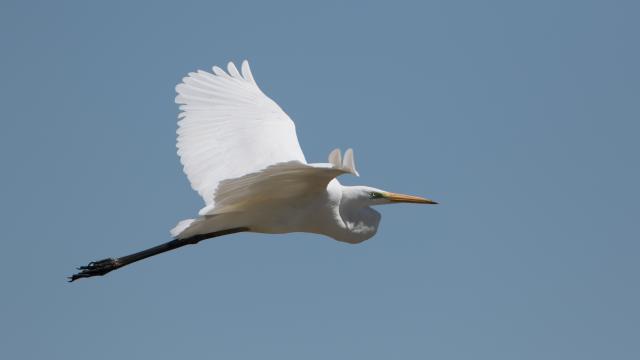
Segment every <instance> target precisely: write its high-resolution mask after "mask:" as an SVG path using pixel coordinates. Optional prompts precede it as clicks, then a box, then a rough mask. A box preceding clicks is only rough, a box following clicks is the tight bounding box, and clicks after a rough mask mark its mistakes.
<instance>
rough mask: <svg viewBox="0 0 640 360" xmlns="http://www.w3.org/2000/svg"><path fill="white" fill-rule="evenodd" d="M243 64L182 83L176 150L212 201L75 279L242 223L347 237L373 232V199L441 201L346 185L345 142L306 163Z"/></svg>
mask: <svg viewBox="0 0 640 360" xmlns="http://www.w3.org/2000/svg"><path fill="white" fill-rule="evenodd" d="M241 70H242V71H238V69H237V68H236V66H235V65H234V64H233V63H231V62H230V63H229V64H228V66H227V72H225V71H224V70H222V69H220V68H218V67H216V66H214V67H213V73H209V72H205V71H197V72H193V73H189V75H188V76H187V77H185V78H184V79H183V81H182V83H181V84H179V85H178V86H176V91H177V93H178V95H177V97H176V103H178V104H180V110H181V113H180V115H179V116H178V118H179V121H178V131H177V133H178V141H177V144H178V145H177V146H178V155H179V156H180V161H181V162H182V164H183V166H184V171H185V173H186V175H187V177H188V178H189V181H190V183H191V186H192V187H193V189H194V190H196V191H197V192H198V193H199V194H200V196H202V198H203V200H204V202H205V206H204V207H203V208H202V209H201V210H200V211H199V212H198V216H197V217H196V218H194V219H187V220H183V221H180V222H179V223H178V224H177V225H176V226H175V227H174V228H173V229H172V230H171V235H172V236H173V237H174V240H172V241H170V242H168V243H166V244H162V245H159V246H156V247H154V248H151V249H148V250H144V251H141V252H139V253H135V254H132V255H129V256H125V257H121V258H117V259H105V260H101V261H98V262H93V263H90V264H89V265H88V266H84V267H81V268H80V269H81V270H82V271H81V272H80V273H78V274H76V275H74V276H73V277H72V278H71V280H75V279H77V278H82V277H90V276H95V275H104V274H106V273H108V272H109V271H112V270H114V269H117V268H119V267H122V266H125V265H127V264H130V263H132V262H135V261H138V260H141V259H144V258H147V257H149V256H153V255H156V254H158V253H161V252H165V251H168V250H173V249H175V248H177V247H180V246H183V245H187V244H195V243H197V242H198V241H201V240H203V239H207V238H211V237H216V236H221V235H227V234H231V233H235V232H240V231H252V232H258V233H268V234H279V233H291V232H308V233H316V234H322V235H326V236H329V237H331V238H333V239H335V240H338V241H342V242H347V243H354V244H355V243H360V242H362V241H364V240H367V239H369V238H371V237H372V236H373V235H375V233H376V231H377V229H378V224H379V222H380V214H379V213H378V212H377V211H375V210H373V209H372V208H371V206H374V205H382V204H388V203H392V202H412V203H422V204H435V202H433V201H431V200H428V199H425V198H421V197H417V196H410V195H401V194H395V193H390V192H386V191H383V190H380V189H376V188H372V187H367V186H343V185H342V184H340V183H339V182H338V180H337V179H336V177H337V176H340V175H343V174H353V175H358V172H357V171H356V168H355V162H354V157H353V151H352V150H351V149H349V150H347V151H346V152H345V154H344V159H343V157H342V154H341V152H340V150H338V149H335V150H333V151H332V152H331V153H330V155H329V161H328V163H313V164H309V163H307V161H306V159H305V156H304V154H303V152H302V149H301V148H300V145H299V143H298V138H297V135H296V129H295V124H294V123H293V121H292V120H291V119H290V118H289V116H287V114H286V113H285V112H284V111H283V110H282V109H281V108H280V107H279V106H278V105H277V104H276V103H275V102H274V101H273V100H271V99H270V98H269V97H267V96H266V95H265V94H264V93H263V92H262V91H261V90H260V88H259V87H258V85H257V83H256V82H255V80H254V78H253V75H252V73H251V70H250V69H249V64H248V62H247V61H244V62H243V63H242V68H241Z"/></svg>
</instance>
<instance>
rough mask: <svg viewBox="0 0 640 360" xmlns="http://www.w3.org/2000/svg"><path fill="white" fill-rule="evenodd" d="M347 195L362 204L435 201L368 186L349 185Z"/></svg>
mask: <svg viewBox="0 0 640 360" xmlns="http://www.w3.org/2000/svg"><path fill="white" fill-rule="evenodd" d="M350 188H351V189H350V191H348V195H347V196H348V197H350V198H351V200H353V201H356V202H358V203H361V204H363V205H364V206H373V205H384V204H394V203H413V204H431V205H435V204H437V202H435V201H433V200H429V199H426V198H423V197H420V196H414V195H405V194H398V193H393V192H389V191H385V190H380V189H376V188H373V187H370V186H351V187H350Z"/></svg>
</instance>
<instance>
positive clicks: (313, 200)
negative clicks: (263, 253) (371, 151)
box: [173, 179, 380, 244]
mask: <svg viewBox="0 0 640 360" xmlns="http://www.w3.org/2000/svg"><path fill="white" fill-rule="evenodd" d="M361 190H365V189H364V187H355V186H354V187H351V186H343V185H341V184H340V183H339V182H338V180H336V179H333V180H331V181H330V182H329V184H328V185H327V187H326V188H325V189H324V190H323V191H318V192H313V193H308V194H305V195H303V196H299V197H296V198H293V199H288V200H286V201H283V200H280V199H274V200H269V201H264V202H258V203H248V204H247V206H246V209H245V210H242V211H236V212H231V213H229V214H227V213H223V214H217V215H205V216H201V217H199V218H198V219H195V220H186V221H187V223H181V224H178V226H177V227H176V228H174V229H173V233H174V234H175V236H176V237H184V238H188V237H191V236H194V235H197V234H203V233H210V232H215V231H219V230H222V229H224V228H228V227H241V226H246V227H248V228H249V229H251V231H252V232H258V233H266V234H284V233H291V232H308V233H316V234H322V235H326V236H329V237H331V238H333V239H335V240H338V241H342V242H347V243H352V244H355V243H359V242H362V241H364V240H367V239H369V238H370V237H372V236H373V235H375V233H376V231H377V229H378V223H379V222H380V213H378V212H377V211H375V210H373V209H372V208H371V207H369V206H367V205H366V204H364V203H363V204H361V205H360V204H357V202H358V201H357V200H358V197H357V196H356V195H357V193H358V192H360V191H361ZM359 205H360V206H359Z"/></svg>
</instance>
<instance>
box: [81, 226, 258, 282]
mask: <svg viewBox="0 0 640 360" xmlns="http://www.w3.org/2000/svg"><path fill="white" fill-rule="evenodd" d="M243 231H249V228H246V227H239V228H233V229H227V230H221V231H216V232H212V233H207V234H200V235H195V236H192V237H190V238H186V239H175V240H171V241H169V242H166V243H164V244H160V245H158V246H154V247H152V248H149V249H146V250H142V251H140V252H137V253H134V254H131V255H126V256H123V257H119V258H116V259H112V258H108V259H104V260H99V261H92V262H90V263H89V264H88V265H86V266H80V267H79V268H78V270H80V272H78V273H76V274H73V275H72V276H69V282H72V281H75V280H78V279H82V278H88V277H92V276H102V275H105V274H107V273H109V272H111V271H113V270H116V269H119V268H121V267H123V266H127V265H129V264H131V263H134V262H136V261H140V260H142V259H146V258H148V257H151V256H154V255H158V254H161V253H163V252H167V251H170V250H174V249H177V248H179V247H182V246H185V245H193V244H197V243H198V242H200V241H202V240H206V239H211V238H214V237H218V236H223V235H229V234H235V233H238V232H243Z"/></svg>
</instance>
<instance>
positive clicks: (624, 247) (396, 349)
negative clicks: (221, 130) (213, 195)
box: [0, 0, 640, 360]
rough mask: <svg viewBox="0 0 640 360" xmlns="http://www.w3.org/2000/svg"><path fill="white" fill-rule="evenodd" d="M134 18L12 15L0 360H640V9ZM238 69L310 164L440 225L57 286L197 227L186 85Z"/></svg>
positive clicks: (2, 24)
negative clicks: (348, 169) (346, 166)
mask: <svg viewBox="0 0 640 360" xmlns="http://www.w3.org/2000/svg"><path fill="white" fill-rule="evenodd" d="M132 3H133V2H128V1H127V2H117V1H102V2H97V1H95V2H90V1H77V2H62V1H41V2H32V1H7V0H4V1H3V2H2V4H1V5H0V49H1V56H0V62H1V64H2V66H1V67H0V81H1V83H0V102H1V104H2V113H3V114H2V120H0V121H1V122H2V130H1V131H0V150H1V151H0V154H1V155H0V156H1V157H2V158H1V161H2V162H1V163H2V170H1V177H0V181H1V183H2V186H1V187H0V195H1V197H0V199H1V201H0V215H1V216H2V217H1V218H2V232H3V234H2V250H1V251H0V280H1V283H2V291H1V296H0V358H3V359H66V360H74V359H87V358H90V359H96V360H98V359H114V358H118V359H123V358H131V359H133V358H136V359H488V360H498V359H505V360H507V359H508V360H512V359H532V360H534V359H536V360H537V359H562V360H566V359H581V360H583V359H638V358H640V309H639V306H638V304H640V287H639V275H640V261H639V258H640V243H639V242H640V236H639V235H638V234H639V231H638V223H639V220H640V216H639V215H640V190H639V187H638V184H640V166H639V161H638V160H639V159H638V157H639V155H640V141H639V139H638V137H639V135H640V70H639V64H640V47H639V45H638V44H639V41H638V36H639V35H640V22H639V21H638V14H639V13H640V6H639V5H638V2H636V1H557V0H555V1H528V2H525V1H483V2H480V1H423V2H415V3H410V2H398V1H393V2H392V1H389V2H387V3H374V2H361V3H350V4H347V3H346V2H344V1H338V2H332V1H321V2H314V4H302V2H290V3H280V2H271V1H269V2H267V1H256V2H253V3H251V2H245V1H225V2H214V1H202V2H190V1H175V2H172V3H173V4H169V2H164V3H160V2H153V3H152V2H147V3H146V4H143V2H138V3H137V4H132ZM267 3H269V4H267ZM245 58H248V59H249V60H250V61H251V64H252V68H253V73H254V75H255V77H256V79H257V81H258V83H259V84H260V86H261V87H262V88H263V90H264V91H265V92H266V93H267V94H268V95H269V96H271V97H272V98H273V99H274V100H276V101H277V102H278V103H279V104H280V105H281V106H282V107H283V108H284V109H285V111H287V112H288V113H289V115H290V116H291V117H292V118H293V119H294V120H295V121H296V123H297V128H298V137H299V139H300V142H301V145H302V148H303V149H304V151H305V154H306V156H307V159H309V160H310V161H313V162H322V161H325V159H326V156H327V155H328V153H329V151H330V150H331V149H333V148H335V147H341V148H343V149H345V148H347V147H353V148H354V149H355V153H356V162H357V164H358V170H359V172H360V174H361V177H360V178H353V177H351V178H350V177H343V178H342V179H341V180H342V181H343V182H344V183H347V184H366V185H371V186H375V187H379V188H383V189H387V190H391V191H397V192H403V193H411V194H418V195H424V196H428V197H431V198H433V199H436V200H438V201H440V202H441V205H439V206H415V205H414V206H412V205H402V206H401V205H397V206H386V207H382V208H379V210H380V211H381V212H382V214H383V218H382V224H381V227H380V231H379V232H378V234H377V236H376V237H374V238H373V239H371V240H369V241H367V242H365V243H363V244H360V245H357V246H352V245H348V244H343V243H338V242H335V241H333V240H330V239H328V238H324V237H322V236H318V235H309V234H289V235H284V236H268V235H261V234H238V235H233V236H229V237H225V238H220V239H217V240H213V241H208V242H204V243H201V244H200V245H198V246H194V247H189V248H183V249H180V250H178V251H175V252H172V253H169V254H164V255H161V256H158V257H155V258H152V259H150V260H146V261H144V262H140V263H137V264H135V265H132V266H129V267H127V268H124V269H121V270H119V271H116V272H113V273H111V274H109V275H108V276H106V277H103V278H93V279H89V280H85V281H78V282H75V283H73V284H68V283H66V282H65V276H67V275H70V274H71V273H73V272H74V267H75V266H79V265H84V264H85V263H87V262H88V261H90V260H97V259H102V258H105V257H109V256H121V255H125V254H128V253H131V252H134V251H137V250H141V249H144V248H147V247H150V246H153V245H156V244H158V243H161V242H164V241H167V240H169V239H170V238H169V234H168V230H169V229H170V228H171V227H173V226H174V225H175V223H176V222H177V221H178V220H181V219H184V218H189V217H192V216H193V215H194V214H195V213H196V212H197V210H198V209H199V208H200V207H201V205H202V204H201V200H200V198H199V197H198V196H197V194H196V193H195V192H193V191H192V190H191V189H190V187H189V184H188V182H187V180H186V177H185V176H184V174H183V173H182V169H181V167H180V165H179V162H178V158H177V156H176V154H175V130H176V116H177V106H176V105H175V104H174V102H173V99H174V96H175V92H174V86H175V85H176V84H177V83H178V82H179V81H180V79H181V78H182V76H184V75H185V74H186V73H187V72H189V71H193V70H196V69H210V67H211V66H212V65H215V64H218V65H222V64H225V63H226V62H227V61H229V60H234V61H241V60H242V59H245Z"/></svg>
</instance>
